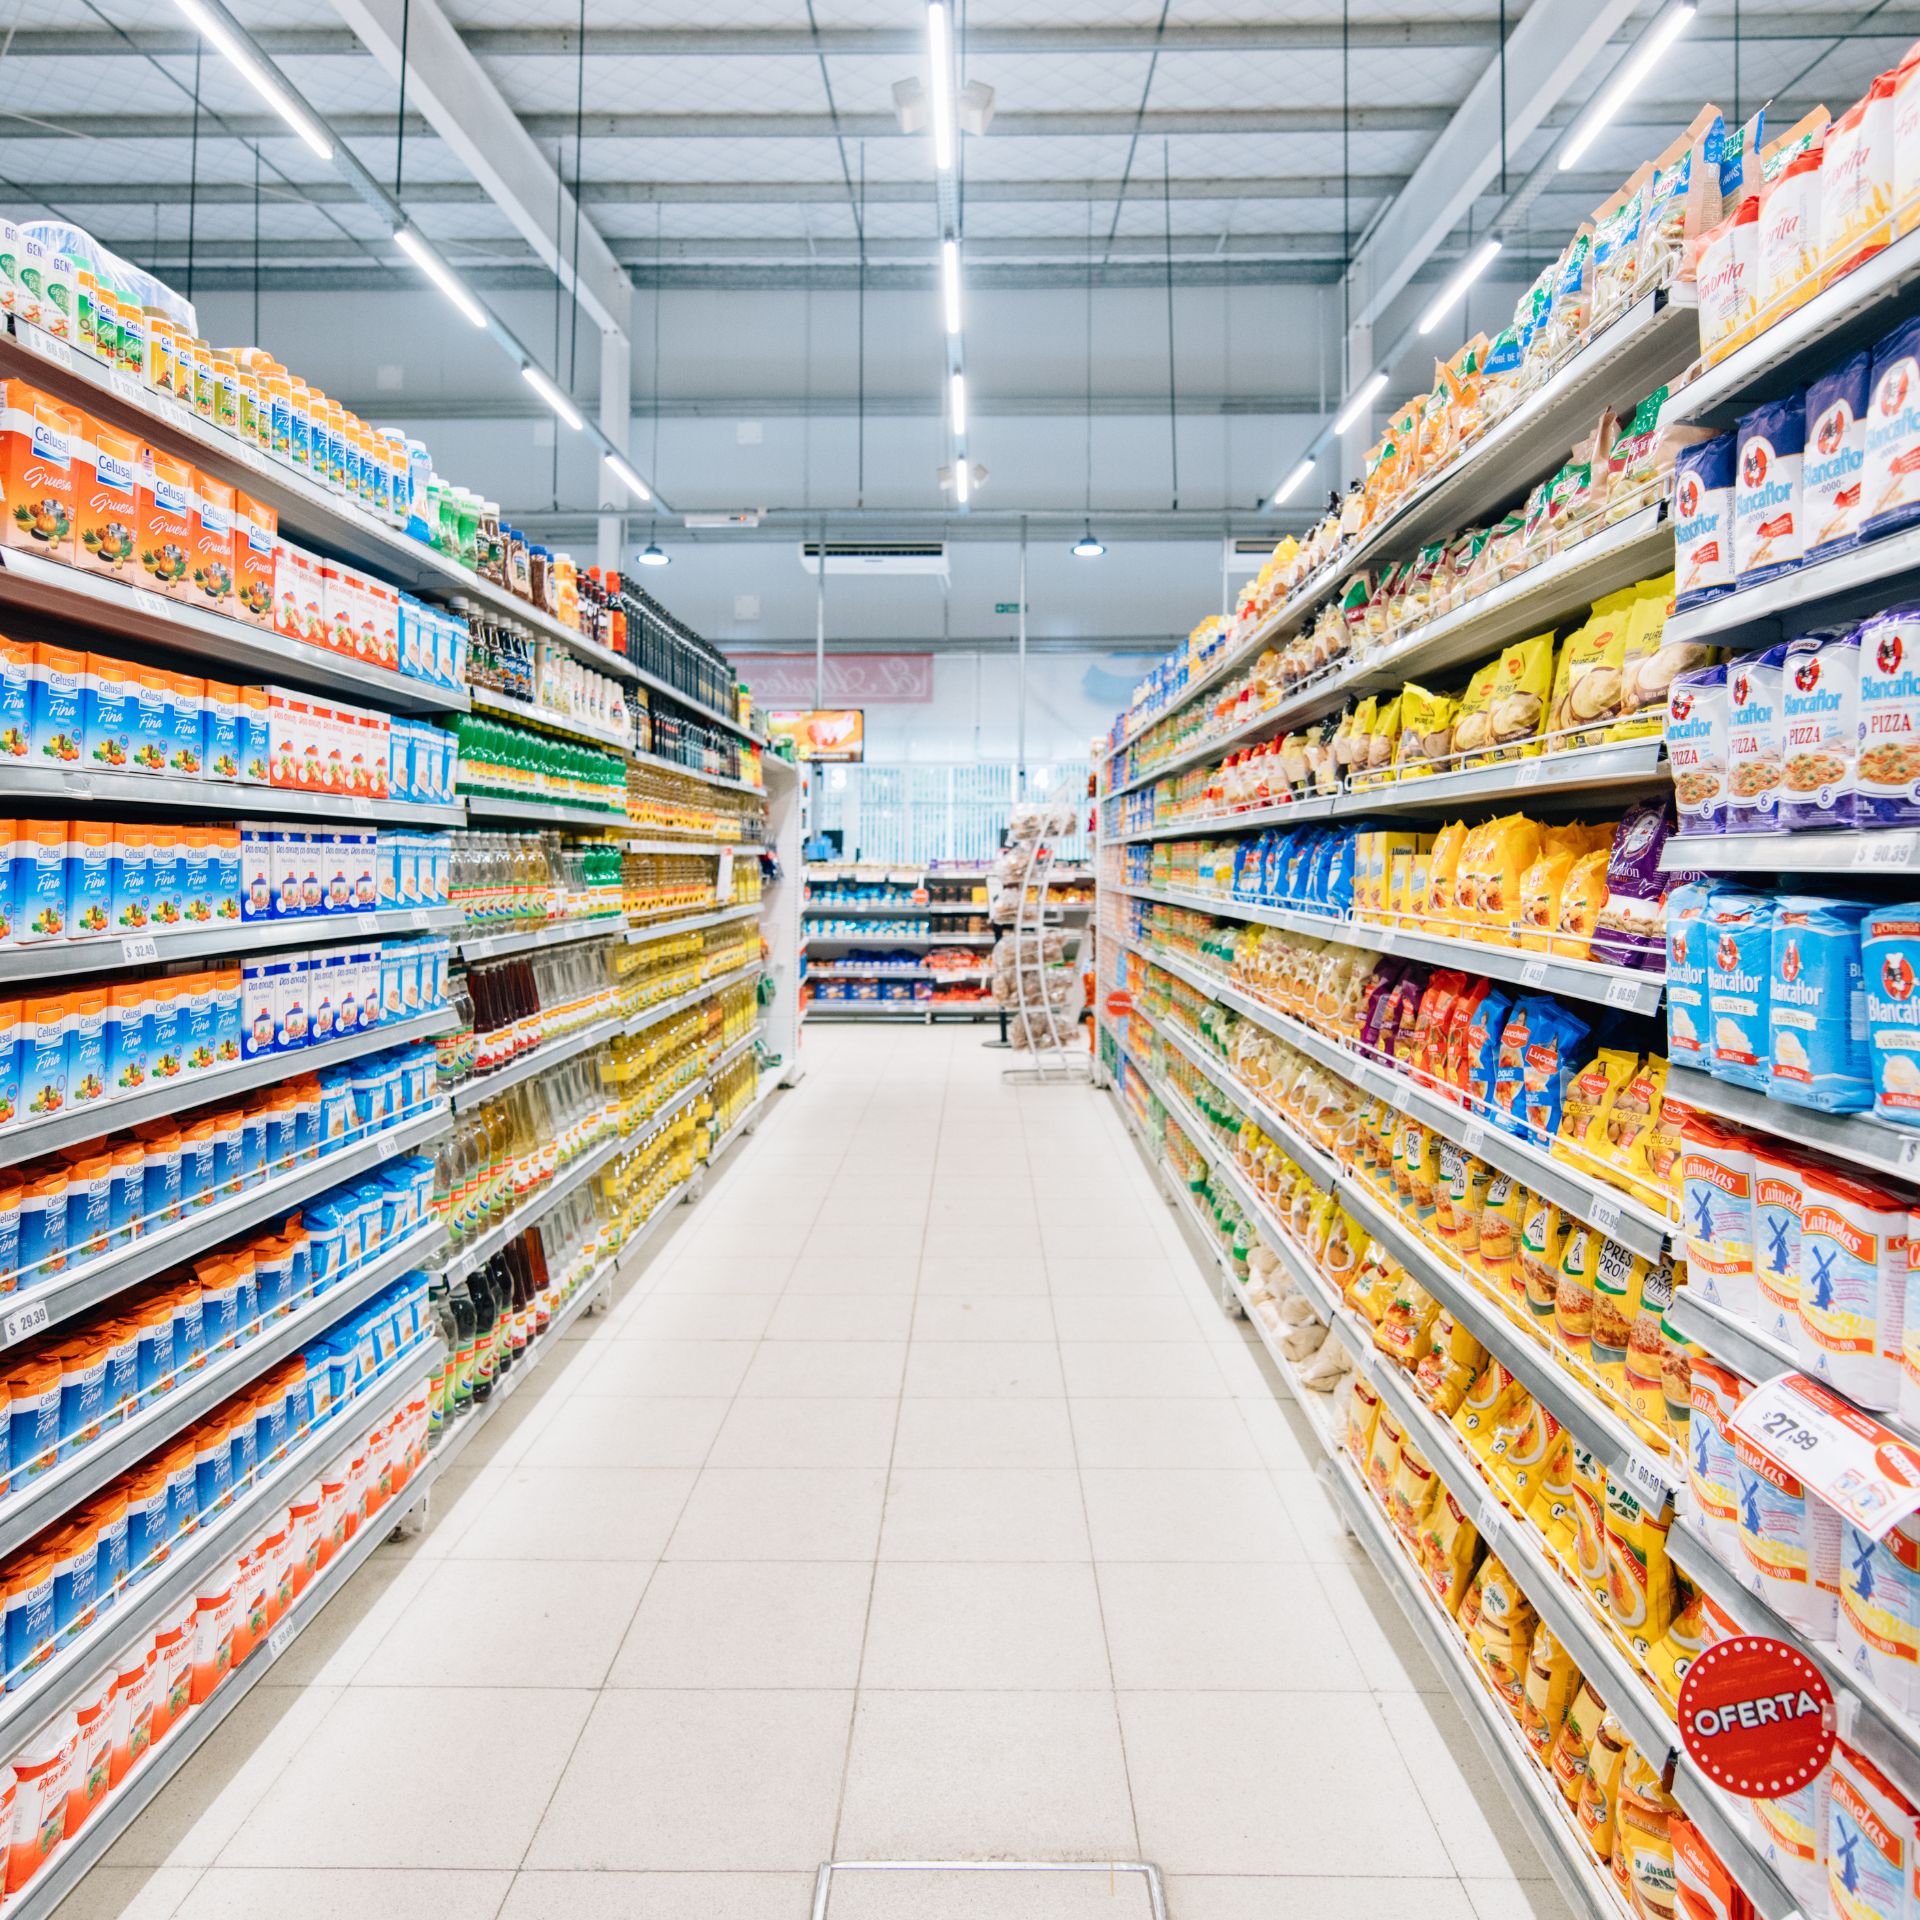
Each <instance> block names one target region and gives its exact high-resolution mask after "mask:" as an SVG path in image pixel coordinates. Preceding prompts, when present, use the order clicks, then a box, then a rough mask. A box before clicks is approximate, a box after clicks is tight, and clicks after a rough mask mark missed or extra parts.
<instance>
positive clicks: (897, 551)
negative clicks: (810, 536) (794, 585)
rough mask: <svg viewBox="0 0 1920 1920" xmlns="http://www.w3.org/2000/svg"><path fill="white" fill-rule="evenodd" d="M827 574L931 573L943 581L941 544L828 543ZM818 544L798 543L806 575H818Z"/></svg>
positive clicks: (944, 556) (944, 553)
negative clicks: (816, 573) (815, 573)
mask: <svg viewBox="0 0 1920 1920" xmlns="http://www.w3.org/2000/svg"><path fill="white" fill-rule="evenodd" d="M824 551H825V554H826V571H827V572H828V573H865V574H881V573H889V574H900V573H930V574H938V575H939V576H940V577H941V578H943V579H944V578H945V577H946V572H947V544H946V542H945V541H944V540H829V541H828V542H827V543H826V546H825V550H824ZM821 553H822V547H821V543H820V542H819V541H817V540H803V541H801V543H800V564H801V566H802V567H804V568H805V569H806V570H807V572H808V573H814V572H817V571H819V569H820V565H821Z"/></svg>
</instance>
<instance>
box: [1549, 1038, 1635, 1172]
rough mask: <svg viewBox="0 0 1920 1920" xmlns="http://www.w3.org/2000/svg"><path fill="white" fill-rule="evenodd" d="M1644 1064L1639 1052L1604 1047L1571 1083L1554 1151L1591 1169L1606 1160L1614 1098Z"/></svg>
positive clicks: (1561, 1106)
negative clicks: (1609, 1121)
mask: <svg viewBox="0 0 1920 1920" xmlns="http://www.w3.org/2000/svg"><path fill="white" fill-rule="evenodd" d="M1639 1065H1640V1056H1639V1055H1638V1054H1637V1053H1623V1052H1622V1051H1621V1050H1620V1049H1619V1048H1618V1047H1602V1048H1601V1049H1600V1051H1599V1052H1598V1053H1597V1054H1595V1055H1594V1057H1593V1058H1592V1059H1591V1060H1589V1061H1588V1062H1587V1064H1586V1065H1585V1066H1584V1067H1582V1068H1581V1069H1580V1071H1579V1072H1578V1073H1576V1074H1575V1075H1574V1076H1573V1078H1572V1079H1571V1080H1570V1081H1568V1083H1567V1090H1566V1093H1565V1095H1564V1097H1563V1098H1562V1101H1561V1105H1560V1127H1559V1131H1558V1132H1557V1133H1555V1135H1554V1137H1553V1144H1552V1152H1553V1154H1554V1156H1555V1157H1556V1158H1558V1159H1563V1160H1571V1161H1573V1162H1574V1164H1575V1165H1577V1166H1580V1167H1583V1168H1588V1169H1591V1168H1592V1167H1594V1166H1595V1165H1596V1163H1598V1164H1602V1165H1604V1164H1606V1163H1607V1162H1608V1160H1609V1158H1610V1156H1609V1154H1608V1151H1607V1132H1606V1129H1607V1122H1608V1120H1609V1118H1610V1117H1611V1115H1612V1112H1613V1107H1614V1102H1615V1101H1616V1100H1618V1099H1619V1097H1620V1096H1621V1094H1622V1093H1623V1092H1624V1091H1625V1090H1626V1088H1627V1087H1628V1086H1629V1085H1630V1084H1631V1083H1632V1080H1633V1076H1634V1073H1635V1071H1636V1070H1637V1069H1638V1067H1639Z"/></svg>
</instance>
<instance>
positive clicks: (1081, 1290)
mask: <svg viewBox="0 0 1920 1920" xmlns="http://www.w3.org/2000/svg"><path fill="white" fill-rule="evenodd" d="M1046 1266H1047V1281H1048V1285H1049V1287H1050V1289H1051V1291H1053V1292H1054V1293H1061V1294H1091V1295H1092V1296H1094V1297H1095V1298H1096V1299H1115V1300H1123V1299H1139V1298H1142V1297H1147V1298H1153V1297H1162V1296H1165V1295H1167V1294H1174V1293H1177V1292H1178V1291H1179V1283H1178V1282H1177V1281H1176V1280H1175V1279H1174V1277H1173V1269H1172V1267H1171V1266H1169V1265H1168V1263H1167V1261H1166V1259H1165V1258H1164V1257H1163V1256H1161V1255H1159V1254H1152V1255H1146V1256H1143V1255H1142V1254H1141V1252H1140V1249H1139V1246H1138V1244H1137V1243H1136V1244H1135V1245H1134V1247H1133V1248H1132V1250H1131V1251H1130V1252H1128V1253H1125V1254H1120V1255H1112V1256H1109V1255H1104V1254H1093V1253H1084V1252H1075V1251H1074V1250H1073V1247H1072V1244H1071V1242H1066V1243H1063V1244H1062V1245H1061V1247H1060V1250H1059V1251H1058V1252H1056V1251H1055V1250H1054V1249H1053V1248H1052V1247H1049V1248H1048V1249H1047V1252H1046Z"/></svg>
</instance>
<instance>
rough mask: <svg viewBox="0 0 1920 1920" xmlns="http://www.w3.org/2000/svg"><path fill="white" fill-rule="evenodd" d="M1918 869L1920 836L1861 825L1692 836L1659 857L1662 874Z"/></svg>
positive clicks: (1672, 841) (1676, 840) (1675, 838)
mask: <svg viewBox="0 0 1920 1920" xmlns="http://www.w3.org/2000/svg"><path fill="white" fill-rule="evenodd" d="M1916 867H1920V832H1915V831H1913V830H1912V829H1911V828H1906V827H1862V828H1857V829H1851V830H1848V831H1845V832H1840V833H1715V834H1705V833H1689V834H1678V833H1676V834H1674V835H1672V836H1671V837H1670V838H1669V839H1668V841H1667V844H1666V845H1665V847H1663V848H1662V849H1661V853H1660V870H1661V872H1663V873H1857V874H1859V875H1861V876H1862V877H1863V878H1865V877H1869V876H1871V875H1874V874H1885V875H1887V876H1889V877H1892V876H1894V875H1897V874H1901V873H1905V872H1908V871H1910V870H1912V869H1913V868H1916Z"/></svg>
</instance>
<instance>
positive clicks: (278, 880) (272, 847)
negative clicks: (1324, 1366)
mask: <svg viewBox="0 0 1920 1920" xmlns="http://www.w3.org/2000/svg"><path fill="white" fill-rule="evenodd" d="M263 838H264V839H265V840H266V842H267V847H266V853H267V858H268V860H269V862H270V866H269V878H270V880H271V883H272V888H273V912H272V917H273V918H274V919H276V920H295V919H298V918H299V916H300V910H301V909H300V882H301V877H302V870H303V869H304V868H305V866H306V863H307V836H306V835H305V834H304V833H294V832H283V833H273V834H268V835H264V836H263Z"/></svg>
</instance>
